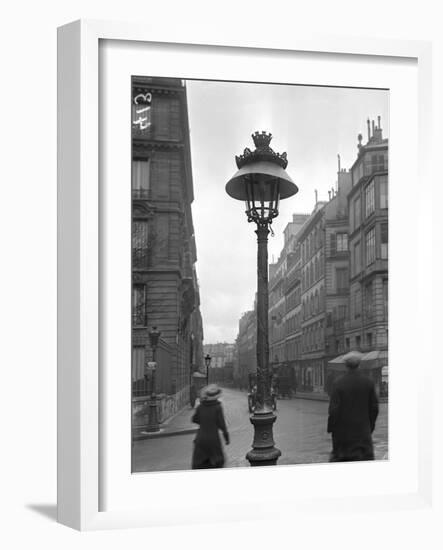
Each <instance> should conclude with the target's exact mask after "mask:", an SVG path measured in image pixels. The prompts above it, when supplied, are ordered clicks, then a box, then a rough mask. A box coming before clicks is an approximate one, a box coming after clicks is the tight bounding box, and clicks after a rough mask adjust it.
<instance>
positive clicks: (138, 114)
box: [132, 92, 152, 131]
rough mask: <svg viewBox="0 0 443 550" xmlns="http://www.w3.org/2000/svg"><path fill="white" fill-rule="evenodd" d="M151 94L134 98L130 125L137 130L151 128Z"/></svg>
mask: <svg viewBox="0 0 443 550" xmlns="http://www.w3.org/2000/svg"><path fill="white" fill-rule="evenodd" d="M151 102H152V94H151V93H150V92H148V93H147V94H138V95H136V96H135V97H134V105H133V107H132V114H133V117H132V124H133V127H134V128H136V129H138V130H141V131H143V130H147V129H148V128H149V127H150V126H151Z"/></svg>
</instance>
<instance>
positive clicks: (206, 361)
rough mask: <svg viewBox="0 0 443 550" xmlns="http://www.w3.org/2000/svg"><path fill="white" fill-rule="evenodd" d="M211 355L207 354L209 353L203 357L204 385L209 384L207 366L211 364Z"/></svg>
mask: <svg viewBox="0 0 443 550" xmlns="http://www.w3.org/2000/svg"><path fill="white" fill-rule="evenodd" d="M211 361H212V357H211V356H210V355H209V353H208V354H207V355H206V357H205V365H206V385H208V384H209V366H210V364H211Z"/></svg>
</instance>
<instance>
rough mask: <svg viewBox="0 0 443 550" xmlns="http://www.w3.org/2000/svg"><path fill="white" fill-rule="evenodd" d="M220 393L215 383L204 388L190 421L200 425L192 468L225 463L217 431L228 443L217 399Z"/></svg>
mask: <svg viewBox="0 0 443 550" xmlns="http://www.w3.org/2000/svg"><path fill="white" fill-rule="evenodd" d="M220 393H221V389H220V388H219V387H218V386H217V385H216V384H210V385H209V386H207V387H206V388H204V389H203V390H202V398H201V400H200V404H199V406H198V407H197V410H196V411H195V413H194V416H193V417H192V421H193V422H195V423H196V424H199V426H200V428H199V430H198V432H197V435H196V438H195V440H194V452H193V454H192V469H193V470H198V469H203V468H222V467H223V465H224V463H225V455H224V453H223V449H222V445H221V441H220V436H219V433H218V432H219V430H220V431H221V432H222V434H223V437H224V440H225V443H226V445H229V434H228V430H227V428H226V422H225V417H224V415H223V408H222V405H221V403H220V401H219V400H218V396H219V395H220Z"/></svg>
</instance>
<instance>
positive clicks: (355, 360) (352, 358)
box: [343, 351, 363, 368]
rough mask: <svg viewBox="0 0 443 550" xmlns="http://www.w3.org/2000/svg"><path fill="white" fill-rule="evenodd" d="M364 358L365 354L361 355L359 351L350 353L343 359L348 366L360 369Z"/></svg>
mask: <svg viewBox="0 0 443 550" xmlns="http://www.w3.org/2000/svg"><path fill="white" fill-rule="evenodd" d="M362 358H363V354H362V353H360V352H359V351H350V352H349V353H347V354H346V355H345V356H344V357H343V359H344V361H345V363H346V366H348V367H354V368H355V367H358V365H359V364H360V362H361V360H362Z"/></svg>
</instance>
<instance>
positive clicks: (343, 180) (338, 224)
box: [324, 157, 351, 390]
mask: <svg viewBox="0 0 443 550" xmlns="http://www.w3.org/2000/svg"><path fill="white" fill-rule="evenodd" d="M350 189H351V173H350V172H349V171H347V170H345V169H342V168H341V166H340V157H339V164H338V173H337V189H336V190H331V191H330V192H329V199H330V200H329V201H328V203H327V204H326V205H325V207H324V232H325V257H324V261H325V289H326V293H325V294H326V295H325V304H324V307H325V310H326V332H325V367H326V365H327V362H328V361H329V360H331V359H333V358H334V357H337V355H340V354H343V353H345V351H347V350H348V347H347V346H346V343H345V323H346V321H347V319H348V316H349V246H348V232H349V217H348V198H347V197H348V193H349V191H350ZM324 382H325V389H326V390H328V389H329V387H328V386H329V384H328V376H327V374H326V376H325V377H324Z"/></svg>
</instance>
